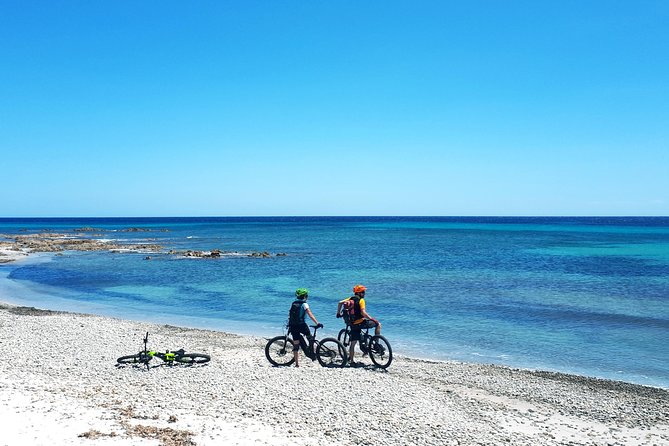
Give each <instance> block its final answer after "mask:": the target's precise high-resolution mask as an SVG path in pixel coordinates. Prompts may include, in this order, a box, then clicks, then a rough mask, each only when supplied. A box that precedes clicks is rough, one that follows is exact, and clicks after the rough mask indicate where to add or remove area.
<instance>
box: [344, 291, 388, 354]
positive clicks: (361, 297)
mask: <svg viewBox="0 0 669 446" xmlns="http://www.w3.org/2000/svg"><path fill="white" fill-rule="evenodd" d="M365 291H367V287H365V286H364V285H356V286H354V287H353V293H354V295H353V296H351V297H348V298H346V299H344V300H342V301H340V302H339V305H337V317H341V308H342V306H344V302H346V301H348V300H352V301H353V302H354V316H353V318H352V320H351V321H350V324H351V346H350V347H349V352H348V355H349V361H350V362H351V364H353V363H354V361H353V357H354V355H355V344H357V343H358V341H359V340H360V338H361V333H360V331H361V330H363V329H365V328H372V327H374V334H375V335H377V336H378V335H380V334H381V323H380V322H379V321H378V320H377V319H374V318H373V317H372V316H370V315H369V313H367V305H366V303H365Z"/></svg>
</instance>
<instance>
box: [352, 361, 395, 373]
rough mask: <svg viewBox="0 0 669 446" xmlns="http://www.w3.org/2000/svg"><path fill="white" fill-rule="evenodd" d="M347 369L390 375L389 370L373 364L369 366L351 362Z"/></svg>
mask: <svg viewBox="0 0 669 446" xmlns="http://www.w3.org/2000/svg"><path fill="white" fill-rule="evenodd" d="M347 367H348V368H352V369H361V370H369V371H372V372H381V373H388V369H387V368H383V367H379V366H378V365H376V364H373V363H372V364H367V363H364V362H358V361H356V362H349V363H348V364H347Z"/></svg>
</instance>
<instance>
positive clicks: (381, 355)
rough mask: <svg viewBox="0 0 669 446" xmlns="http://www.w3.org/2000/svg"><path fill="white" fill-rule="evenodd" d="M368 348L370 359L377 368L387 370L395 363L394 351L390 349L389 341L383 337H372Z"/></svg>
mask: <svg viewBox="0 0 669 446" xmlns="http://www.w3.org/2000/svg"><path fill="white" fill-rule="evenodd" d="M368 347H369V350H368V352H369V359H371V360H372V362H373V363H374V365H376V366H377V367H381V368H382V369H386V368H388V366H390V363H391V362H393V349H392V348H391V347H390V343H389V342H388V340H387V339H386V338H384V337H383V336H381V335H378V336H377V335H375V336H372V339H371V340H370V342H369V345H368Z"/></svg>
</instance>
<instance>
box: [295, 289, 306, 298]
mask: <svg viewBox="0 0 669 446" xmlns="http://www.w3.org/2000/svg"><path fill="white" fill-rule="evenodd" d="M295 297H297V298H298V299H306V298H307V297H309V290H308V289H306V288H298V289H297V290H296V291H295Z"/></svg>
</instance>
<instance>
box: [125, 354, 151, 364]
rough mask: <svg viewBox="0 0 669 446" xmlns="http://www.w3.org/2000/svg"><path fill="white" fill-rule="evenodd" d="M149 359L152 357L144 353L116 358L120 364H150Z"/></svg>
mask: <svg viewBox="0 0 669 446" xmlns="http://www.w3.org/2000/svg"><path fill="white" fill-rule="evenodd" d="M149 361H151V357H150V356H147V355H143V354H134V355H126V356H121V357H120V358H118V359H116V362H117V363H119V364H148V363H149Z"/></svg>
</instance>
